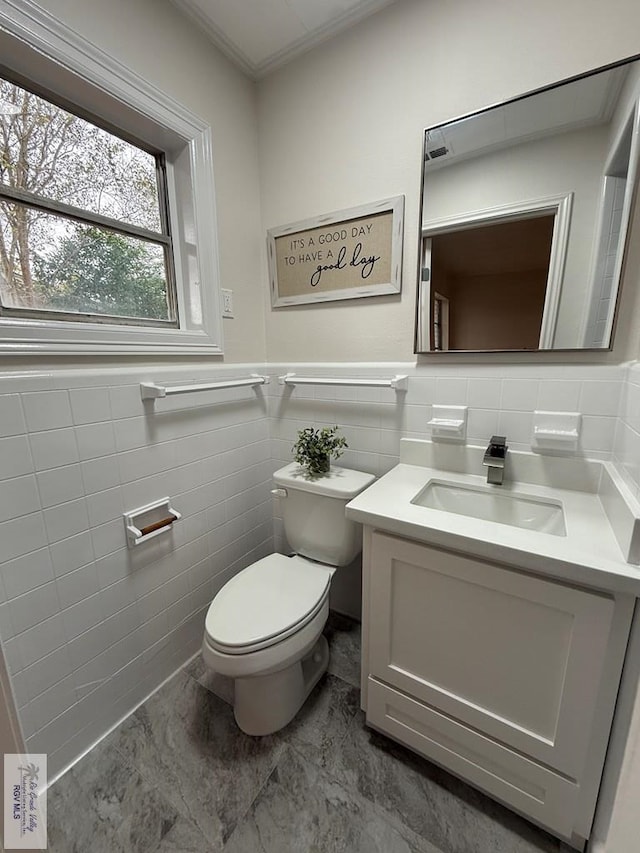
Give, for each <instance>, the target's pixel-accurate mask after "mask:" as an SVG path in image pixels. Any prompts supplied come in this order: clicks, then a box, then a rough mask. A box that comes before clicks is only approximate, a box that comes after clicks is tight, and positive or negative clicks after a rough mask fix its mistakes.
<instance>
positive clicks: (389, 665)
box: [369, 533, 615, 779]
mask: <svg viewBox="0 0 640 853" xmlns="http://www.w3.org/2000/svg"><path fill="white" fill-rule="evenodd" d="M371 572H372V578H375V582H372V584H371V592H370V608H371V609H370V624H371V628H370V639H369V672H370V673H371V674H372V675H373V676H375V677H377V678H379V679H380V680H382V681H384V682H386V683H388V684H390V685H393V686H396V687H398V688H399V689H400V690H402V691H404V692H406V693H409V694H411V695H412V696H415V697H416V698H417V699H419V700H421V701H422V702H425V703H426V704H428V705H429V706H431V707H432V708H435V709H440V710H442V711H443V712H444V713H445V714H448V715H451V716H453V717H455V718H456V719H458V720H460V721H462V722H464V723H466V724H468V725H470V726H472V727H473V728H475V729H478V730H480V731H482V732H485V733H486V734H488V735H489V736H490V737H492V738H495V739H496V740H499V741H501V742H502V743H504V744H506V745H508V746H510V747H513V748H514V749H516V750H518V751H520V752H523V753H525V754H527V755H529V756H532V757H533V758H535V759H537V760H538V761H542V762H544V763H545V764H547V765H549V766H551V767H554V768H556V769H557V770H560V771H561V772H562V773H566V774H567V775H569V776H571V777H572V778H574V779H577V778H579V774H580V772H581V770H582V768H583V766H584V761H585V757H586V753H587V749H588V744H589V734H590V730H591V722H592V717H593V709H594V708H595V705H596V698H597V694H598V689H599V685H600V679H601V673H602V669H603V665H604V660H605V655H606V651H607V644H608V640H609V635H610V630H611V625H612V620H613V615H614V610H615V602H614V600H613V599H612V598H610V597H609V596H606V595H601V594H599V593H596V592H591V591H587V590H582V589H576V588H574V587H571V586H568V585H566V584H562V583H558V582H555V581H551V580H547V579H543V578H539V577H534V576H532V575H527V574H523V573H520V572H518V571H515V570H511V569H505V568H501V567H499V566H497V565H492V564H489V563H484V562H481V561H478V560H475V559H471V558H467V557H463V556H461V555H458V554H454V553H449V552H444V551H439V550H437V549H434V548H429V547H428V546H425V545H421V544H418V543H414V542H409V541H406V540H401V539H397V538H395V537H393V536H388V535H385V534H380V533H375V534H374V535H373V537H372V547H371Z"/></svg>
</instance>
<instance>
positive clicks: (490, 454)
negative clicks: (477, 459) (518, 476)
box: [482, 435, 509, 486]
mask: <svg viewBox="0 0 640 853" xmlns="http://www.w3.org/2000/svg"><path fill="white" fill-rule="evenodd" d="M508 449H509V448H508V447H507V438H506V436H504V435H492V436H491V440H490V442H489V446H488V447H487V449H486V450H485V452H484V458H483V460H482V464H483V465H486V466H487V469H488V470H487V483H493V485H494V486H501V485H502V478H503V477H504V463H505V459H506V458H507V450H508Z"/></svg>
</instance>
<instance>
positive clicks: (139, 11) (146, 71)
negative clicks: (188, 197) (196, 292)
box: [41, 0, 265, 362]
mask: <svg viewBox="0 0 640 853" xmlns="http://www.w3.org/2000/svg"><path fill="white" fill-rule="evenodd" d="M41 5H42V6H43V7H44V8H45V9H47V11H49V12H50V13H51V14H53V15H55V16H56V17H57V18H59V19H61V20H62V21H63V22H64V23H65V24H67V25H68V26H70V27H71V28H72V29H75V30H76V31H78V32H79V33H81V34H82V35H83V36H85V37H86V38H87V39H88V40H89V41H90V42H93V43H94V44H97V45H98V46H99V47H100V48H102V49H103V50H105V51H106V52H107V53H109V54H111V55H112V56H113V57H115V58H116V59H117V60H119V61H121V62H122V63H123V64H124V65H126V66H128V67H129V68H131V69H133V70H134V71H136V72H137V73H138V74H140V75H142V76H143V77H145V78H146V79H147V80H149V82H151V83H152V84H154V85H155V86H157V87H158V88H159V89H161V90H162V91H165V92H167V93H168V94H169V95H171V96H172V97H174V98H175V99H177V100H178V101H181V102H182V103H184V104H185V105H186V106H187V107H188V108H189V109H190V110H191V111H192V112H194V113H195V114H196V115H197V116H199V117H200V118H202V119H203V120H205V121H207V122H209V123H210V125H211V128H212V134H213V155H214V176H215V182H216V206H217V212H218V229H219V234H218V237H219V245H220V271H221V286H222V287H224V288H230V289H232V290H233V295H234V310H235V319H233V320H224V321H223V334H224V345H225V361H232V362H233V361H254V360H263V359H264V355H265V345H264V340H265V337H264V321H263V312H262V293H261V281H260V276H261V267H260V259H261V252H262V245H263V239H262V229H261V223H260V200H259V185H258V160H257V136H256V127H257V121H256V109H255V84H254V83H252V82H251V81H250V80H248V79H247V78H246V77H245V76H244V75H243V74H242V73H241V72H240V71H238V70H237V69H236V68H235V67H234V66H233V65H232V64H231V63H230V62H229V61H228V60H227V59H226V58H225V57H224V56H222V54H220V52H219V51H217V50H216V48H215V47H213V46H212V44H211V43H210V42H209V41H208V40H207V39H206V38H205V37H204V35H202V33H200V32H199V31H198V30H197V29H196V27H195V26H194V25H193V24H191V23H190V22H189V21H187V20H186V19H185V18H184V16H182V15H180V13H179V12H178V11H177V9H176V8H175V7H174V6H172V5H171V4H170V3H169V2H168V0H135V2H129V0H109V2H106V3H105V2H100V0H41Z"/></svg>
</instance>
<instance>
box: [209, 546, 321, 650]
mask: <svg viewBox="0 0 640 853" xmlns="http://www.w3.org/2000/svg"><path fill="white" fill-rule="evenodd" d="M333 571H334V570H333V567H331V566H325V565H323V564H320V563H314V562H312V561H311V560H307V559H305V558H304V557H300V556H298V555H295V556H293V557H285V556H283V555H282V554H270V555H269V556H268V557H264V558H263V559H262V560H258V561H257V562H256V563H253V564H252V565H251V566H249V567H248V568H246V569H244V570H243V571H241V572H239V573H238V574H237V575H236V576H235V577H233V578H231V580H230V581H228V582H227V583H226V584H225V585H224V586H223V587H222V589H221V590H220V591H219V592H218V594H217V595H216V597H215V598H214V599H213V601H212V602H211V605H210V606H209V610H208V612H207V617H206V622H205V630H206V637H207V640H208V642H209V644H210V646H211V647H212V648H213V649H215V650H216V651H218V652H221V653H222V654H225V655H246V654H250V653H251V652H255V651H259V650H260V649H266V648H268V647H269V646H273V645H275V644H276V643H279V642H281V641H282V640H285V639H286V638H287V637H290V636H291V635H292V634H295V633H296V632H298V631H300V630H302V629H303V628H304V626H305V625H307V624H308V623H309V622H311V621H312V620H313V619H314V618H315V617H316V616H317V614H318V613H319V612H320V610H322V608H323V607H324V605H325V602H326V600H327V597H328V595H329V587H330V584H331V577H332V575H333Z"/></svg>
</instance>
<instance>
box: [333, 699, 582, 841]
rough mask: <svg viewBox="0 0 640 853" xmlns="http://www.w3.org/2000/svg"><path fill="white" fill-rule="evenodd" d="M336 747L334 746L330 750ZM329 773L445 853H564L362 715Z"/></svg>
mask: <svg viewBox="0 0 640 853" xmlns="http://www.w3.org/2000/svg"><path fill="white" fill-rule="evenodd" d="M330 747H331V745H329V748H330ZM332 752H333V757H332V758H330V757H329V756H328V755H327V756H326V757H325V767H326V768H327V771H328V772H329V773H330V774H331V775H333V776H334V778H335V779H336V780H337V781H338V783H340V784H341V785H342V786H343V787H345V788H346V789H348V790H353V791H357V792H359V793H360V794H361V795H362V796H363V797H365V798H366V799H367V800H369V801H370V802H371V803H373V804H375V806H376V807H378V808H379V809H381V810H383V811H384V812H385V813H386V814H387V815H388V818H389V820H390V821H392V822H394V821H396V820H399V821H400V823H401V825H403V826H408V827H410V828H411V829H412V830H413V831H414V832H415V833H417V835H419V836H420V837H423V838H428V839H429V840H430V841H431V842H432V843H433V844H435V845H436V846H437V847H438V848H439V849H441V850H442V851H443V853H559V851H563V850H568V849H569V848H566V847H565V846H564V845H562V843H561V842H560V841H559V840H557V839H555V838H553V837H552V836H550V835H548V834H547V833H545V832H544V831H542V830H540V829H538V828H537V827H535V826H533V824H531V823H529V822H528V821H526V820H524V819H523V818H520V817H519V816H518V815H516V814H515V813H514V812H512V811H510V810H509V809H506V808H504V807H503V806H501V805H500V804H499V803H497V802H495V801H494V800H492V799H490V798H489V797H486V796H485V795H484V794H482V793H480V792H479V791H477V790H476V789H474V788H472V787H470V786H469V785H467V784H465V783H464V782H462V781H460V780H458V779H456V778H455V777H453V776H451V775H450V774H449V773H447V772H446V771H444V770H441V769H440V768H438V767H436V766H435V765H433V764H431V763H430V762H429V761H426V760H425V759H423V758H421V757H420V756H419V755H416V754H415V753H413V752H411V751H410V750H408V749H405V748H404V747H402V746H401V745H399V744H396V743H395V742H394V741H392V740H390V739H388V738H386V737H384V736H382V735H379V734H377V733H376V732H374V731H372V730H370V729H368V728H366V726H365V724H364V714H363V713H362V712H360V711H358V713H357V714H356V716H355V717H354V719H353V722H352V723H351V726H350V728H349V731H348V732H347V736H346V737H345V739H344V741H343V742H342V744H341V745H340V747H339V749H334V750H332Z"/></svg>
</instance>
